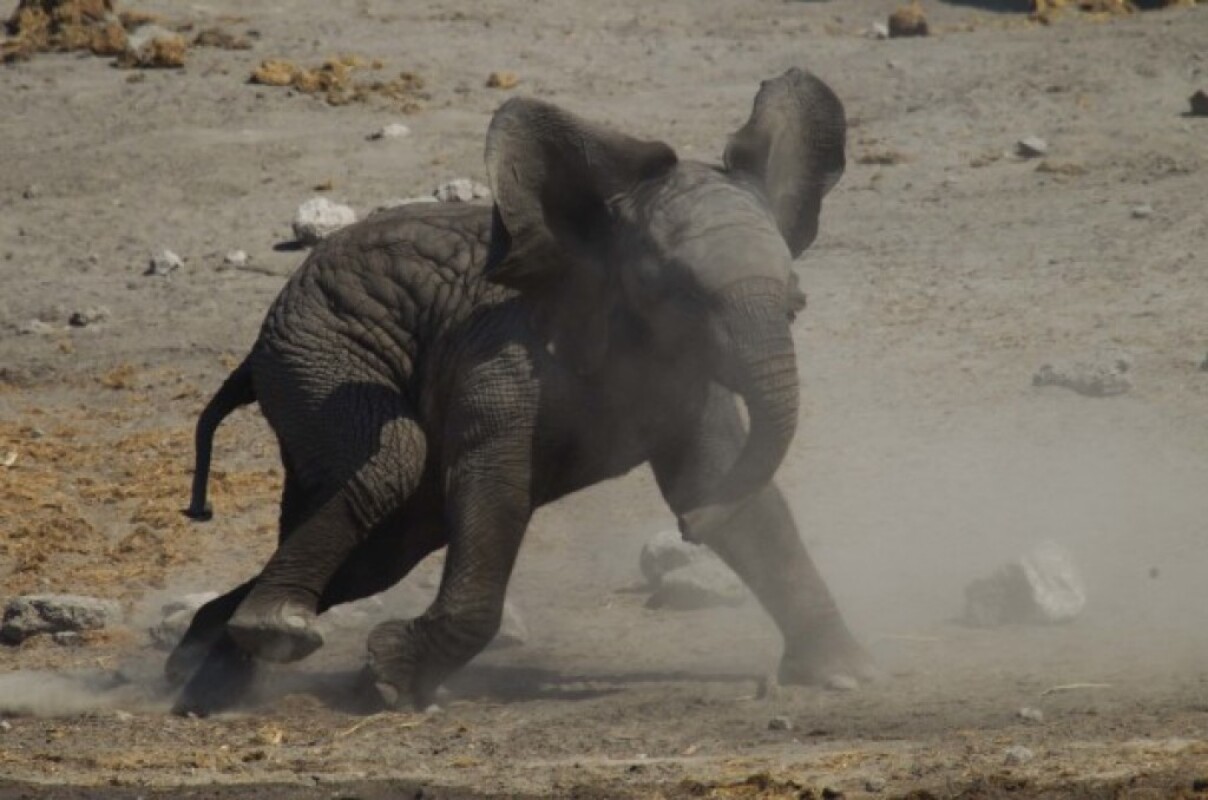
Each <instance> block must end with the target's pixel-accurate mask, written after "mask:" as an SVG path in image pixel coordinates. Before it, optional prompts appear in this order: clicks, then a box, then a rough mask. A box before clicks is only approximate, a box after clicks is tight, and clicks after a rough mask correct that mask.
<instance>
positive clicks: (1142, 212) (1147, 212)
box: [1132, 203, 1153, 219]
mask: <svg viewBox="0 0 1208 800" xmlns="http://www.w3.org/2000/svg"><path fill="white" fill-rule="evenodd" d="M1132 215H1133V219H1147V218H1149V217H1152V216H1153V206H1151V205H1150V204H1149V203H1141V204H1140V205H1135V206H1133V207H1132Z"/></svg>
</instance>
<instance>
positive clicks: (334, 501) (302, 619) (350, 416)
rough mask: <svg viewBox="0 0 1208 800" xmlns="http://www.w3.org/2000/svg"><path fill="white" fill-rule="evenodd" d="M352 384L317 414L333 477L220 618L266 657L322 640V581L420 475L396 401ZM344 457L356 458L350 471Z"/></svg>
mask: <svg viewBox="0 0 1208 800" xmlns="http://www.w3.org/2000/svg"><path fill="white" fill-rule="evenodd" d="M356 386H357V385H353V386H352V387H350V389H349V391H350V392H352V393H353V396H352V397H345V398H344V402H343V403H341V404H340V405H341V406H342V407H341V409H339V410H337V409H335V408H332V409H330V410H329V411H328V412H327V413H326V414H324V415H323V418H322V423H323V425H324V426H325V429H324V430H323V431H322V434H321V441H323V442H327V443H330V444H329V445H328V447H327V448H326V450H327V451H328V452H326V453H323V454H322V455H324V456H326V457H327V460H328V465H327V468H326V469H325V470H323V472H325V473H326V474H327V475H332V476H337V477H335V478H334V479H331V480H329V481H328V482H327V485H325V486H320V487H318V488H317V491H314V492H313V493H312V496H314V497H319V498H325V499H323V500H321V502H320V504H319V506H318V508H317V509H315V510H314V511H313V512H312V513H309V514H308V515H306V516H305V518H304V519H302V520H301V521H300V522H299V523H298V525H297V527H296V528H294V529H293V530H291V531H290V532H289V533H288V535H287V536H285V537H283V539H282V541H281V543H280V545H279V546H278V548H277V551H276V552H275V553H274V554H273V556H272V558H270V559H269V561H268V563H267V564H266V565H265V567H264V569H263V570H262V571H261V573H260V575H259V577H258V578H257V579H256V585H255V587H254V588H253V589H252V591H251V592H250V593H249V595H248V596H247V598H246V599H244V600H243V602H242V603H240V605H239V608H238V610H236V612H235V614H234V616H232V617H231V620H230V622H229V623H228V624H227V630H228V631H229V632H230V635H231V637H232V639H233V640H234V641H235V642H236V643H237V644H238V645H239V646H240V647H242V648H243V649H244V650H246V651H247V652H249V653H251V654H253V655H255V656H257V657H259V658H262V659H264V660H266V661H276V662H290V661H297V660H299V659H301V658H305V657H306V656H307V655H309V654H310V653H312V652H313V651H315V650H316V649H318V648H319V647H320V646H322V644H323V638H322V636H321V635H320V633H319V631H318V629H317V627H316V625H315V619H316V615H317V612H318V608H319V603H320V600H321V597H322V595H323V593H324V591H325V590H326V588H327V587H328V584H329V583H330V582H331V581H332V579H333V577H335V576H336V575H337V573H338V571H339V570H340V568H341V566H342V565H343V564H344V563H345V561H346V560H347V559H348V558H349V557H350V556H351V555H352V553H353V552H354V551H355V550H356V549H357V548H358V546H360V545H361V544H362V543H363V542H365V541H366V540H368V539H369V538H370V533H371V532H372V531H373V530H374V528H376V527H377V526H378V524H379V523H381V522H383V521H384V520H386V519H388V518H389V517H390V516H391V515H392V514H393V513H394V512H396V511H397V510H399V509H401V508H402V507H403V506H404V505H405V504H406V503H407V501H408V500H409V499H410V498H411V496H412V495H413V494H414V493H415V490H416V488H417V486H418V485H419V483H420V480H421V479H422V477H423V473H424V469H425V461H426V456H427V446H426V441H425V439H424V434H423V431H422V429H421V428H420V426H419V423H418V421H417V420H416V419H415V418H414V416H413V415H411V414H410V413H409V412H408V410H407V409H406V408H405V407H404V406H403V404H402V399H401V398H400V397H399V396H398V395H397V394H394V395H388V396H387V397H389V400H388V401H386V400H385V397H384V395H383V393H382V392H381V390H380V387H373V388H372V390H369V389H367V390H364V391H365V394H358V393H357V389H356ZM283 438H285V444H286V446H287V447H288V446H289V444H290V441H289V439H288V437H283ZM350 454H353V455H352V456H350ZM350 461H352V462H354V463H355V462H359V463H355V466H354V467H353V468H351V469H350V468H347V466H346V465H348V463H349V462H350ZM315 471H319V470H316V469H312V472H315Z"/></svg>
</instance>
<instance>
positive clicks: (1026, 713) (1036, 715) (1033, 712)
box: [1018, 706, 1044, 722]
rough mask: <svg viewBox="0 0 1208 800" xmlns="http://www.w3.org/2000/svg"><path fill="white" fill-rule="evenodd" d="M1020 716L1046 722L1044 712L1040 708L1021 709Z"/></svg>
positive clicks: (1029, 720) (1028, 719)
mask: <svg viewBox="0 0 1208 800" xmlns="http://www.w3.org/2000/svg"><path fill="white" fill-rule="evenodd" d="M1018 713H1019V718H1020V719H1026V720H1027V721H1028V722H1044V712H1043V711H1041V710H1040V709H1039V708H1027V707H1026V706H1025V707H1024V708H1021V709H1019V712H1018Z"/></svg>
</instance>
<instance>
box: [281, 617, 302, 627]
mask: <svg viewBox="0 0 1208 800" xmlns="http://www.w3.org/2000/svg"><path fill="white" fill-rule="evenodd" d="M285 624H286V625H288V626H289V627H291V628H305V627H306V617H303V616H301V615H299V614H291V615H290V616H288V617H286V618H285Z"/></svg>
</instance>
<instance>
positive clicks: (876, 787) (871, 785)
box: [864, 775, 889, 794]
mask: <svg viewBox="0 0 1208 800" xmlns="http://www.w3.org/2000/svg"><path fill="white" fill-rule="evenodd" d="M888 785H889V784H888V782H887V781H886V780H885V779H884V778H882V777H880V776H879V775H874V776H873V777H871V778H869V779H868V780H866V781H864V791H866V792H872V793H873V794H877V793H878V792H883V791H885V787H886V786H888Z"/></svg>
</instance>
